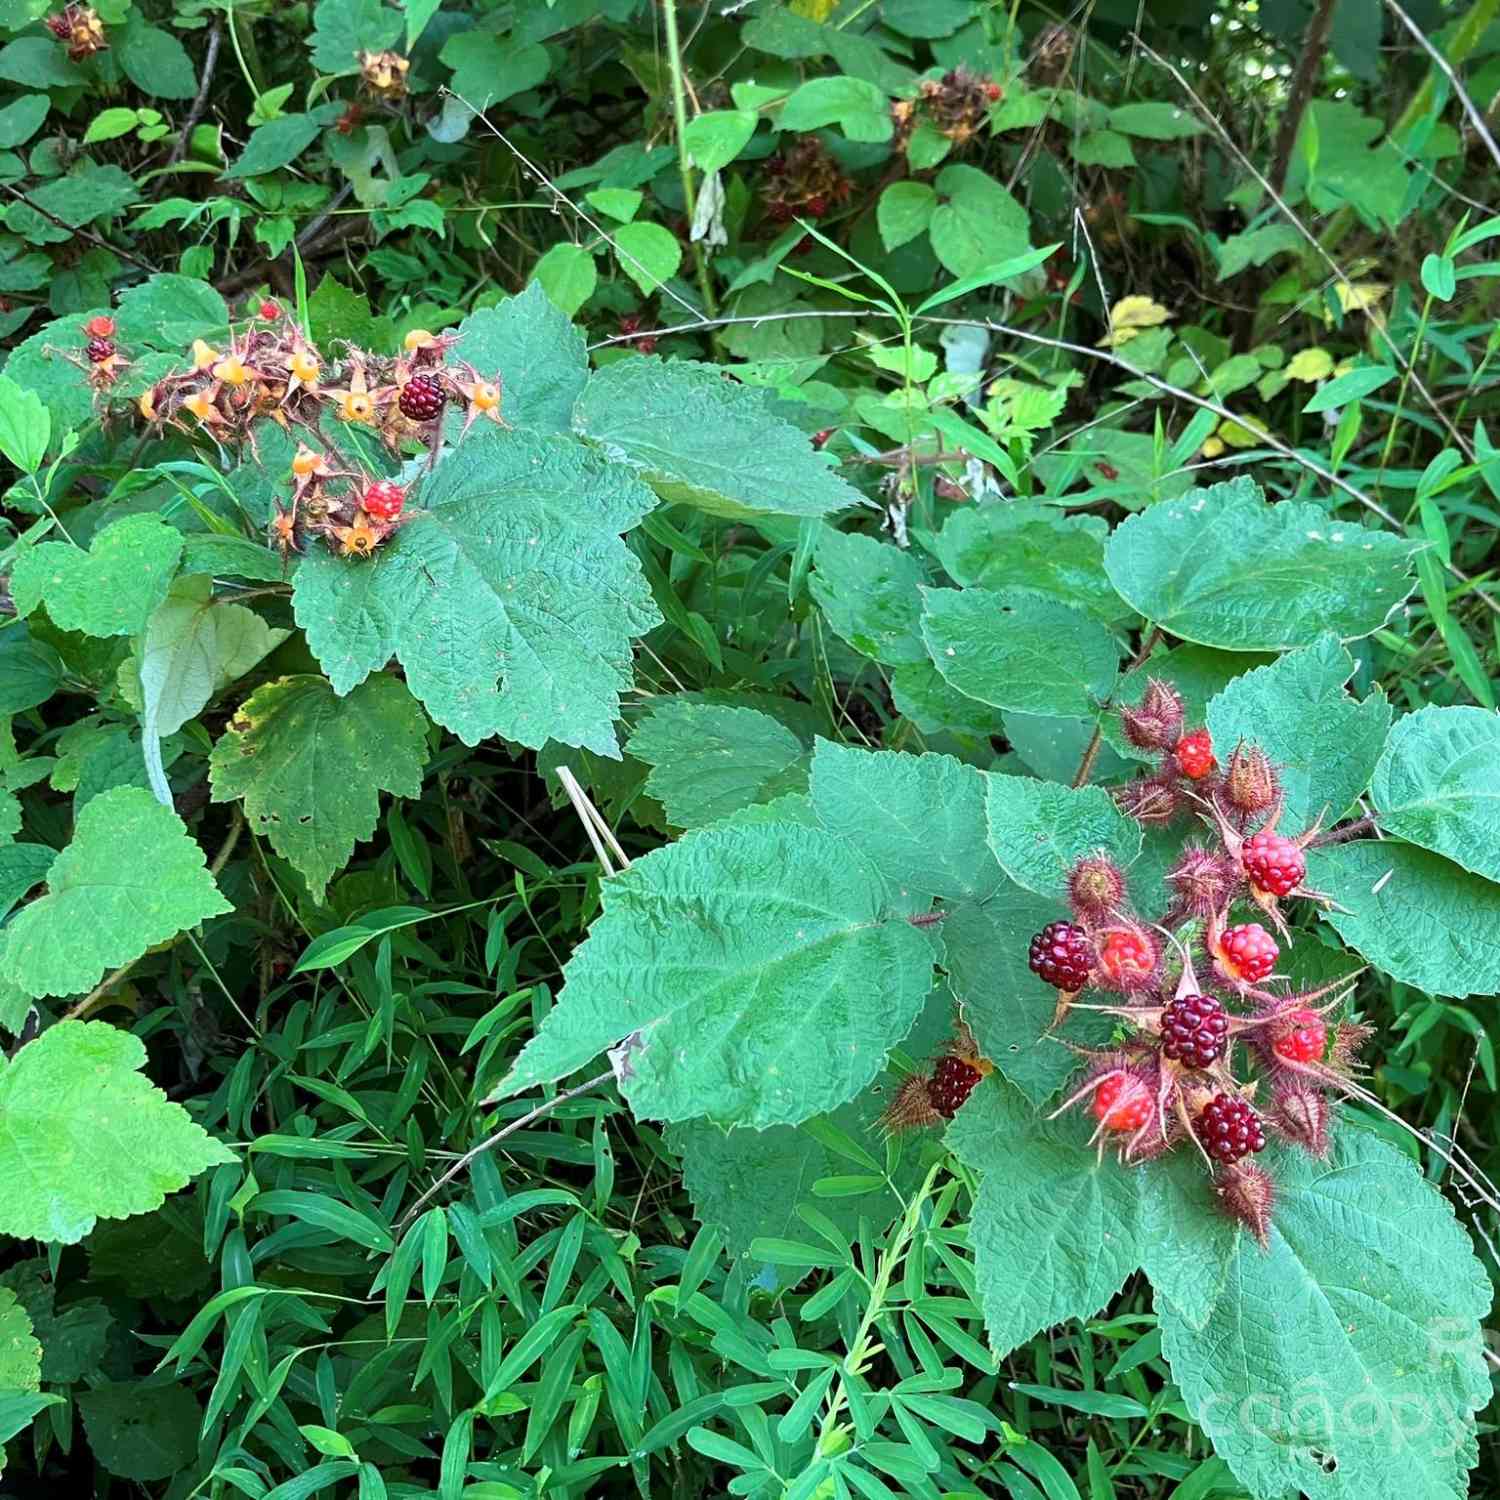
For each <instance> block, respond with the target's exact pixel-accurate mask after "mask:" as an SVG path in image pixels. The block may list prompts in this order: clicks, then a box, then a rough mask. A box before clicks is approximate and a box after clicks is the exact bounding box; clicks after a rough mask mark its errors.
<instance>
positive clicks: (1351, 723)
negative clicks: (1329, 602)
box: [1208, 635, 1500, 833]
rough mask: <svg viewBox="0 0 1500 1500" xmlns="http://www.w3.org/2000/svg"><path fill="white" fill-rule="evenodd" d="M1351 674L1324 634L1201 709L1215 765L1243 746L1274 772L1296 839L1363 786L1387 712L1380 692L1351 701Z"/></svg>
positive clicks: (1344, 656) (1350, 665) (1285, 827)
mask: <svg viewBox="0 0 1500 1500" xmlns="http://www.w3.org/2000/svg"><path fill="white" fill-rule="evenodd" d="M1353 675H1354V658H1353V657H1352V656H1350V655H1349V653H1348V652H1347V651H1346V650H1345V649H1344V648H1343V647H1342V646H1341V645H1340V644H1339V642H1338V640H1337V639H1336V638H1335V637H1334V636H1328V635H1326V636H1323V637H1322V638H1321V639H1319V640H1318V641H1316V642H1315V643H1314V644H1313V645H1311V646H1307V647H1305V648H1304V649H1302V650H1301V651H1291V652H1288V653H1287V654H1286V655H1285V656H1283V657H1282V658H1281V659H1280V660H1279V661H1277V662H1276V663H1275V664H1274V665H1272V666H1269V667H1259V668H1257V669H1256V670H1255V671H1253V672H1246V673H1245V674H1244V675H1243V676H1241V677H1236V678H1235V679H1234V681H1233V682H1231V683H1230V684H1229V685H1228V686H1227V687H1226V688H1225V689H1224V691H1223V692H1221V693H1220V694H1219V695H1218V697H1216V698H1215V699H1214V700H1213V702H1212V703H1210V704H1209V705H1208V727H1209V730H1210V732H1211V733H1212V734H1213V740H1214V745H1215V747H1216V750H1217V752H1218V756H1219V760H1220V761H1221V762H1223V761H1224V760H1225V759H1226V758H1227V757H1228V756H1229V755H1230V753H1231V752H1232V751H1233V750H1234V747H1235V745H1236V744H1238V743H1239V742H1240V741H1242V740H1243V741H1246V742H1247V743H1253V744H1257V745H1259V746H1260V747H1261V749H1262V750H1264V751H1265V752H1266V754H1267V755H1269V756H1270V757H1271V759H1272V760H1273V761H1274V762H1275V763H1276V765H1277V767H1278V768H1279V771H1280V776H1281V787H1282V793H1283V796H1284V798H1285V811H1284V813H1283V815H1282V831H1283V832H1287V833H1296V832H1297V831H1298V830H1300V829H1302V828H1305V827H1306V826H1307V825H1308V824H1310V823H1311V822H1312V821H1313V819H1314V818H1316V817H1317V816H1318V815H1319V814H1320V813H1324V814H1326V815H1327V817H1328V818H1329V819H1332V818H1337V817H1339V816H1340V815H1341V814H1343V813H1344V812H1345V811H1346V810H1347V809H1348V808H1349V806H1350V805H1351V804H1352V803H1353V801H1354V799H1355V798H1356V797H1358V796H1359V794H1360V793H1361V792H1363V791H1364V789H1365V788H1366V787H1367V786H1368V785H1369V784H1370V773H1371V771H1372V770H1374V768H1375V762H1376V760H1377V759H1378V758H1379V756H1380V747H1381V745H1382V744H1383V743H1384V742H1385V734H1386V730H1387V729H1388V728H1389V727H1390V722H1391V706H1390V704H1389V703H1388V702H1387V701H1386V696H1385V694H1384V693H1383V692H1381V691H1380V689H1379V688H1376V689H1375V691H1373V692H1372V693H1371V694H1370V695H1369V696H1368V697H1367V698H1365V699H1363V700H1361V699H1358V698H1354V697H1351V696H1350V695H1349V693H1348V692H1347V691H1346V690H1345V684H1346V683H1347V682H1348V681H1349V679H1350V677H1352V676H1353ZM1497 743H1500V742H1497Z"/></svg>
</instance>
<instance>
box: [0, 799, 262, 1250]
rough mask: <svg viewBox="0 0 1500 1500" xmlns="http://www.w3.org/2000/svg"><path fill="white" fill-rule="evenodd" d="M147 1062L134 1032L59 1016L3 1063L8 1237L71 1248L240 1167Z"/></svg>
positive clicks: (4, 1224) (2, 1222)
mask: <svg viewBox="0 0 1500 1500" xmlns="http://www.w3.org/2000/svg"><path fill="white" fill-rule="evenodd" d="M153 805H154V804H153ZM158 811H160V809H158ZM132 857H134V856H132ZM145 1061H146V1048H145V1044H144V1043H143V1042H142V1041H141V1040H140V1039H139V1038H138V1037H134V1036H131V1035H130V1033H129V1032H125V1031H119V1030H117V1029H116V1028H115V1027H113V1026H109V1025H106V1024H105V1023H104V1022H102V1021H62V1022H60V1023H59V1024H58V1025H56V1026H54V1027H52V1028H51V1029H50V1030H48V1031H44V1032H43V1033H42V1035H41V1036H39V1037H37V1039H36V1040H35V1041H31V1042H27V1043H26V1045H25V1046H24V1047H22V1048H21V1049H20V1050H19V1051H18V1052H17V1053H15V1055H14V1056H13V1057H11V1058H10V1059H9V1060H8V1061H7V1062H5V1063H4V1064H3V1065H0V1231H3V1232H4V1233H6V1234H9V1235H14V1236H15V1237H16V1238H18V1239H40V1240H60V1241H62V1242H63V1243H64V1244H69V1245H71V1244H75V1243H76V1242H77V1241H78V1240H80V1239H82V1238H83V1236H84V1235H86V1234H87V1233H88V1232H89V1231H90V1230H91V1229H92V1228H93V1227H94V1224H95V1222H96V1221H97V1220H98V1219H123V1218H127V1217H129V1216H130V1215H131V1214H139V1213H145V1212H146V1211H147V1210H149V1209H153V1208H158V1207H160V1206H161V1204H162V1203H163V1202H164V1201H165V1199H166V1195H167V1194H168V1193H175V1192H176V1191H177V1189H178V1188H180V1187H183V1186H185V1185H186V1183H187V1182H188V1181H189V1180H190V1179H191V1178H193V1177H196V1176H197V1175H198V1173H199V1172H202V1171H204V1170H205V1169H206V1168H208V1167H212V1166H218V1165H220V1164H224V1163H230V1162H233V1161H234V1160H235V1157H234V1153H233V1152H231V1151H230V1150H229V1149H228V1148H227V1147H225V1146H222V1145H220V1143H219V1142H218V1141H216V1140H214V1138H213V1137H212V1136H210V1135H208V1134H207V1133H206V1132H205V1131H203V1130H201V1129H200V1128H199V1127H198V1126H197V1125H195V1124H194V1123H193V1121H192V1120H191V1119H190V1118H189V1117H188V1113H187V1111H186V1110H185V1109H183V1108H182V1107H181V1106H180V1105H177V1104H173V1103H172V1102H171V1101H170V1100H169V1099H168V1098H167V1097H166V1095H165V1094H163V1093H162V1092H161V1091H160V1090H159V1089H157V1088H156V1087H155V1086H154V1085H153V1084H152V1083H151V1081H150V1080H149V1079H148V1078H146V1077H145V1075H144V1074H142V1073H141V1071H140V1069H141V1066H142V1064H144V1062H145Z"/></svg>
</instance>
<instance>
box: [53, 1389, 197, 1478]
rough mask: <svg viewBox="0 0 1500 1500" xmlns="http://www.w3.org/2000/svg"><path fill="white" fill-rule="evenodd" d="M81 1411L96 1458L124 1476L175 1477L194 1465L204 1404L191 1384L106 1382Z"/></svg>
mask: <svg viewBox="0 0 1500 1500" xmlns="http://www.w3.org/2000/svg"><path fill="white" fill-rule="evenodd" d="M78 1409H79V1411H80V1412H81V1413H82V1414H83V1429H84V1431H85V1432H86V1433H88V1438H89V1447H90V1448H91V1449H92V1450H93V1454H94V1457H95V1458H96V1459H98V1461H99V1463H100V1465H101V1466H102V1467H103V1468H104V1469H106V1470H108V1472H109V1473H111V1474H116V1475H118V1476H119V1477H120V1478H121V1479H134V1480H137V1481H145V1480H151V1479H170V1478H172V1477H173V1476H174V1475H176V1474H180V1473H182V1472H183V1471H184V1470H185V1469H187V1468H189V1467H190V1466H191V1464H192V1461H193V1456H194V1454H195V1453H196V1452H197V1449H198V1443H197V1438H198V1427H199V1424H200V1423H201V1422H202V1420H203V1408H202V1407H200V1406H199V1405H198V1401H197V1398H196V1397H195V1396H194V1395H193V1392H192V1390H191V1389H190V1388H189V1387H188V1386H186V1385H141V1384H139V1383H138V1382H136V1381H129V1382H126V1381H122V1382H120V1384H118V1385H103V1386H99V1387H98V1388H96V1389H95V1390H92V1391H85V1392H84V1393H83V1394H82V1395H80V1396H79V1398H78Z"/></svg>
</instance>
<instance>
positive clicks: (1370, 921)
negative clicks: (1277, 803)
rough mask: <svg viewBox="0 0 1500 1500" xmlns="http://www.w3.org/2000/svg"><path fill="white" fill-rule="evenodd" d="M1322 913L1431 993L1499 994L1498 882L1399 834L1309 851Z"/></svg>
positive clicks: (1349, 939) (1379, 963)
mask: <svg viewBox="0 0 1500 1500" xmlns="http://www.w3.org/2000/svg"><path fill="white" fill-rule="evenodd" d="M1308 853H1309V856H1310V857H1309V859H1308V884H1309V885H1311V886H1313V887H1314V889H1316V890H1320V891H1326V892H1327V893H1328V894H1329V895H1330V896H1332V897H1333V899H1334V900H1335V901H1337V902H1338V904H1339V906H1341V907H1345V908H1347V910H1344V911H1339V910H1337V909H1334V910H1332V911H1328V912H1325V913H1324V914H1323V919H1324V921H1326V922H1327V923H1329V925H1330V926H1332V927H1333V928H1334V930H1335V931H1337V932H1338V934H1339V936H1340V937H1342V938H1343V939H1344V941H1345V942H1346V943H1348V944H1349V946H1350V947H1351V948H1353V949H1354V950H1355V951H1356V952H1357V953H1359V954H1360V955H1361V956H1362V957H1364V958H1366V959H1368V960H1369V961H1370V962H1371V963H1372V964H1374V965H1375V967H1376V968H1377V969H1382V970H1384V971H1385V972H1386V973H1387V974H1390V975H1391V976H1393V977H1394V978H1396V979H1399V980H1400V981H1401V982H1402V983H1403V984H1409V985H1413V986H1414V987H1415V988H1417V989H1419V990H1426V991H1428V992H1429V993H1430V994H1433V995H1450V996H1453V997H1454V998H1457V999H1462V998H1463V997H1464V996H1465V995H1493V994H1496V993H1500V943H1497V942H1496V941H1495V934H1496V933H1497V932H1500V885H1495V884H1493V883H1492V882H1490V881H1488V880H1483V879H1481V878H1480V877H1479V876H1478V875H1471V874H1470V873H1469V872H1468V871H1467V870H1462V869H1460V868H1459V867H1458V866H1457V865H1455V864H1451V863H1450V862H1449V861H1448V860H1446V859H1442V858H1440V857H1439V856H1438V855H1436V854H1430V853H1429V852H1428V851H1427V850H1426V849H1419V848H1417V847H1416V846H1415V845H1413V844H1406V843H1402V842H1401V840H1399V839H1362V840H1359V841H1358V842H1356V843H1351V844H1337V845H1335V846H1334V847H1332V848H1329V849H1312V850H1309V851H1308Z"/></svg>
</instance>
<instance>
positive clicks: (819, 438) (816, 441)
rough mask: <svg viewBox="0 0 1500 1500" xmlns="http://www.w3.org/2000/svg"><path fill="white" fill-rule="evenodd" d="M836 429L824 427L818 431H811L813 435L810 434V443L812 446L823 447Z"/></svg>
mask: <svg viewBox="0 0 1500 1500" xmlns="http://www.w3.org/2000/svg"><path fill="white" fill-rule="evenodd" d="M837 431H838V428H837V427H825V428H823V429H822V430H821V431H820V432H815V433H813V435H812V445H813V447H814V448H823V447H825V446H826V445H827V443H828V439H829V438H831V437H832V436H833V435H834V433H836V432H837Z"/></svg>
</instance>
